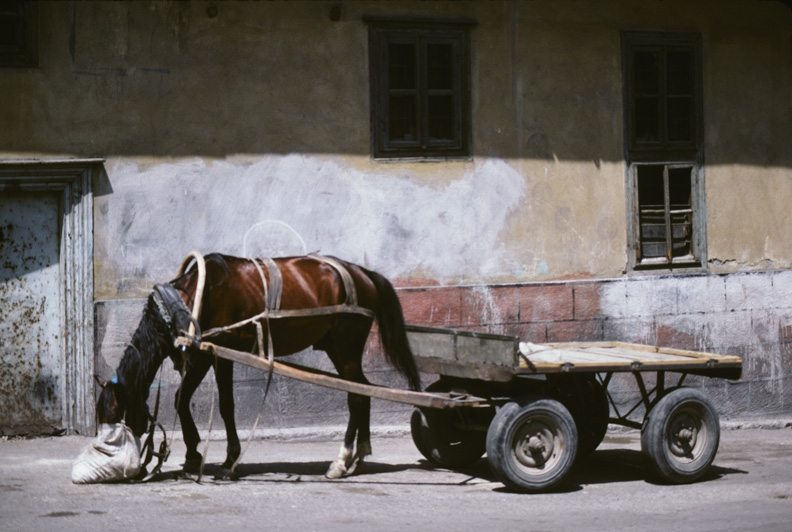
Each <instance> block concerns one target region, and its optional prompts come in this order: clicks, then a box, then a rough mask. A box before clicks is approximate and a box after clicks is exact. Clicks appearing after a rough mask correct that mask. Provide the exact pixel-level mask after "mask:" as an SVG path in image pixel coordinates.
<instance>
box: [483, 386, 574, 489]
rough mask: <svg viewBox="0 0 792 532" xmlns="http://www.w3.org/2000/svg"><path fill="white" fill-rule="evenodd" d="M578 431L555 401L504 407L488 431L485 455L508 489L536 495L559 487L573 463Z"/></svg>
mask: <svg viewBox="0 0 792 532" xmlns="http://www.w3.org/2000/svg"><path fill="white" fill-rule="evenodd" d="M577 440H578V435H577V428H576V427H575V420H574V419H573V418H572V415H571V414H570V413H569V411H568V410H567V409H566V407H564V405H562V404H561V403H560V402H558V401H556V400H555V399H546V398H540V397H533V398H528V399H525V400H522V401H520V402H511V403H507V404H505V405H503V407H501V409H500V410H499V411H498V413H497V414H495V418H494V419H493V420H492V424H490V427H489V431H488V432H487V456H488V458H489V461H490V466H491V467H492V470H493V472H494V473H495V475H496V476H497V477H498V479H499V480H500V481H501V482H503V483H504V484H505V485H506V486H507V487H509V488H512V489H517V490H520V491H528V492H537V491H544V490H548V489H550V488H552V487H554V486H556V485H557V484H559V483H560V482H561V481H562V480H563V479H564V477H566V475H567V473H569V471H570V469H571V468H572V465H573V463H574V462H575V453H576V451H577Z"/></svg>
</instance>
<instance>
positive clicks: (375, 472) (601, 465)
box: [152, 449, 748, 493]
mask: <svg viewBox="0 0 792 532" xmlns="http://www.w3.org/2000/svg"><path fill="white" fill-rule="evenodd" d="M329 465H330V462H329V461H312V462H268V463H242V464H239V466H238V467H237V470H236V474H235V478H234V479H233V480H243V481H248V482H297V481H300V480H309V481H311V482H325V481H326V482H337V481H334V480H328V479H326V478H325V476H324V474H325V472H326V471H327V468H328V467H329ZM410 470H416V471H449V469H448V468H444V467H441V466H438V465H436V464H434V463H432V462H430V461H428V460H425V459H421V460H419V461H417V462H412V463H406V464H388V463H383V462H373V461H372V462H366V463H365V470H364V471H363V472H362V473H356V474H355V475H354V476H353V477H351V478H354V479H355V481H356V482H363V483H372V484H388V483H391V482H390V481H389V480H388V479H387V477H383V476H380V475H388V474H393V473H399V472H404V471H410ZM454 471H456V472H457V473H461V474H462V475H464V476H465V477H466V478H463V479H461V480H455V481H448V480H443V481H438V482H432V481H431V480H429V481H426V480H419V481H416V482H415V484H455V485H466V484H470V483H472V482H489V483H494V484H498V486H497V487H495V488H494V489H495V490H496V491H500V492H510V491H512V490H509V489H507V488H505V487H503V486H502V485H500V483H499V481H498V478H497V476H496V475H495V474H494V473H493V472H492V469H491V468H490V464H489V462H488V461H487V459H486V458H482V459H480V460H477V461H475V462H474V463H472V464H470V465H469V466H466V467H463V468H458V469H455V470H454ZM226 472H227V470H226V469H224V468H223V467H221V466H220V465H219V464H206V465H205V466H204V470H203V476H202V480H205V481H222V480H228V479H225V478H224V476H225V474H226ZM734 474H743V475H745V474H748V472H747V471H743V470H740V469H733V468H726V467H720V466H717V465H713V466H712V467H711V468H710V470H709V471H708V472H707V474H706V475H704V477H702V478H701V479H700V480H698V481H697V482H698V483H701V482H711V481H715V480H719V479H721V478H723V477H725V476H727V475H734ZM180 479H189V480H196V479H197V476H196V475H190V476H185V475H184V474H183V473H182V472H181V471H167V472H162V473H159V474H158V475H156V476H155V477H154V478H153V479H152V480H153V481H155V482H156V481H165V480H180ZM635 481H644V482H648V483H651V484H657V485H665V484H668V483H667V482H663V481H661V480H659V479H658V477H657V476H656V475H655V474H654V472H653V471H652V468H651V464H650V462H649V459H648V458H647V457H646V455H645V454H643V453H642V452H640V451H636V450H630V449H607V450H599V451H595V452H594V453H592V454H591V455H590V456H587V457H584V458H580V459H578V460H577V462H576V463H575V465H574V467H573V469H572V471H571V472H570V474H569V477H568V478H567V479H566V481H565V482H563V483H562V484H561V485H560V486H558V487H557V488H556V489H553V490H551V491H550V493H571V492H575V491H580V490H582V489H583V488H584V487H585V486H587V485H595V484H611V483H617V482H635ZM398 483H399V484H403V483H405V482H404V480H403V479H401V480H399V481H398Z"/></svg>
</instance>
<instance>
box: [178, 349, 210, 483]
mask: <svg viewBox="0 0 792 532" xmlns="http://www.w3.org/2000/svg"><path fill="white" fill-rule="evenodd" d="M192 362H193V364H192V366H191V367H190V369H188V370H187V372H186V373H185V374H184V378H183V379H182V383H181V386H179V390H178V391H177V392H176V411H177V412H178V413H179V421H180V422H181V426H182V435H183V436H184V445H185V446H186V447H187V454H186V455H185V457H184V471H185V472H187V473H197V472H198V470H199V469H200V467H201V453H199V452H198V443H199V442H200V441H201V438H200V436H199V435H198V429H197V428H196V426H195V421H194V420H193V417H192V413H191V412H190V399H192V396H193V394H194V393H195V390H197V389H198V386H199V385H200V384H201V381H202V380H203V378H204V377H205V376H206V373H207V372H208V371H209V367H210V366H211V359H210V358H208V357H197V356H196V357H193V360H192Z"/></svg>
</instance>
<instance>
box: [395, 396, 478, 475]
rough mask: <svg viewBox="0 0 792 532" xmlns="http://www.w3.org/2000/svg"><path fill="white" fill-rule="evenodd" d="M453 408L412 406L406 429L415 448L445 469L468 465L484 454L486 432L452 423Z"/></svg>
mask: <svg viewBox="0 0 792 532" xmlns="http://www.w3.org/2000/svg"><path fill="white" fill-rule="evenodd" d="M455 415H458V413H457V412H454V411H453V410H430V409H427V410H421V409H420V408H416V409H415V410H413V413H412V417H411V418H410V432H411V433H412V438H413V442H414V443H415V447H416V448H417V449H418V451H419V452H420V453H421V454H422V455H423V456H424V457H425V458H426V459H427V460H429V461H430V462H433V463H435V464H437V465H439V466H442V467H446V468H448V469H459V468H462V467H465V466H468V465H470V464H472V463H473V462H475V461H476V460H478V459H479V458H481V457H482V456H484V451H485V450H486V433H485V432H482V431H474V430H463V429H460V428H458V427H455V426H453V423H454V419H453V416H455Z"/></svg>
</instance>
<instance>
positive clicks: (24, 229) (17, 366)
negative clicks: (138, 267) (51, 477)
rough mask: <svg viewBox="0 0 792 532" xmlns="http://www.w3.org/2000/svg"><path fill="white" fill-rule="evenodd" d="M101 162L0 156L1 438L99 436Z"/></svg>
mask: <svg viewBox="0 0 792 532" xmlns="http://www.w3.org/2000/svg"><path fill="white" fill-rule="evenodd" d="M102 163H103V161H101V160H98V159H68V160H52V161H46V160H30V161H25V160H7V161H6V160H0V435H3V434H9V435H10V434H31V435H33V434H47V433H51V432H52V431H53V430H57V429H60V428H63V429H66V430H67V431H68V432H70V433H79V434H93V433H94V432H95V423H94V419H95V412H94V403H95V399H94V381H93V373H94V349H93V340H94V334H93V332H94V327H93V315H94V313H93V194H92V186H91V183H92V179H93V175H94V173H97V172H98V173H100V175H104V174H103V167H102Z"/></svg>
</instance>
